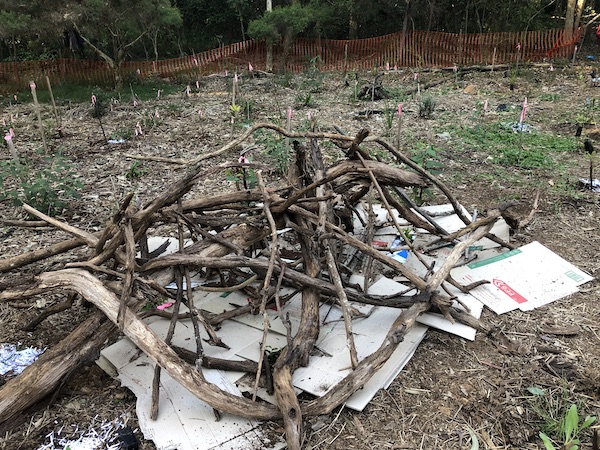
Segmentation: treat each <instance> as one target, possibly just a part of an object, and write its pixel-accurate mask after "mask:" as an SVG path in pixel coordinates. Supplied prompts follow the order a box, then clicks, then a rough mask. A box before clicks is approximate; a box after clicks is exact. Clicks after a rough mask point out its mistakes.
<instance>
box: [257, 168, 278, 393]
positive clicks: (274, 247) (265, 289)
mask: <svg viewBox="0 0 600 450" xmlns="http://www.w3.org/2000/svg"><path fill="white" fill-rule="evenodd" d="M256 177H257V180H258V187H259V189H260V191H261V192H262V194H263V198H264V202H263V211H264V213H265V216H266V217H267V221H268V223H269V228H270V230H271V254H270V256H269V267H268V268H267V274H266V275H265V279H264V282H263V286H262V295H261V300H260V314H262V316H263V335H262V339H261V342H260V354H259V357H258V369H257V370H256V378H255V379H254V387H253V389H252V400H253V401H256V393H257V391H258V384H259V382H260V375H261V371H262V367H263V359H264V356H265V352H266V348H267V335H268V333H269V315H268V314H267V299H268V298H269V283H270V281H271V277H272V276H273V267H274V264H275V259H276V257H277V254H278V252H279V245H278V237H277V225H276V224H275V219H273V214H271V208H270V203H271V197H270V196H269V194H268V192H267V188H266V187H265V182H264V180H263V177H262V171H260V170H259V171H257V172H256Z"/></svg>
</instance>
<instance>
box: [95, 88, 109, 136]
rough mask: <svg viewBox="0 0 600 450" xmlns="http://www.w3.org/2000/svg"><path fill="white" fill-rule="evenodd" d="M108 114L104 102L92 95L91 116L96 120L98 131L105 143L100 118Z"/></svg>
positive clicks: (104, 134)
mask: <svg viewBox="0 0 600 450" xmlns="http://www.w3.org/2000/svg"><path fill="white" fill-rule="evenodd" d="M107 112H108V106H107V104H106V101H105V100H104V99H102V98H98V97H97V96H96V95H94V94H92V111H91V115H92V117H93V118H94V119H98V124H100V129H101V130H102V136H103V137H104V141H105V142H106V132H105V131H104V126H103V125H102V117H104V116H105V115H106V113H107Z"/></svg>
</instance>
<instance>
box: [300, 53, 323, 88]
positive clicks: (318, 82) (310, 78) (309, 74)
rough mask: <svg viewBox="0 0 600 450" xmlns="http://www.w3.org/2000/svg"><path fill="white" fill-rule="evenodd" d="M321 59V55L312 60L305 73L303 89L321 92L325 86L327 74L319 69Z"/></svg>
mask: <svg viewBox="0 0 600 450" xmlns="http://www.w3.org/2000/svg"><path fill="white" fill-rule="evenodd" d="M320 62H321V57H320V56H319V55H317V56H315V57H313V58H310V60H309V62H308V65H307V67H306V70H305V71H304V79H303V81H302V87H303V88H304V89H308V90H309V91H310V92H313V93H314V92H319V91H320V90H321V87H322V86H323V80H324V79H325V74H324V73H323V72H321V70H320V69H319V63H320Z"/></svg>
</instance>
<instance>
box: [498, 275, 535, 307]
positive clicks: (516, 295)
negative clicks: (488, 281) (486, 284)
mask: <svg viewBox="0 0 600 450" xmlns="http://www.w3.org/2000/svg"><path fill="white" fill-rule="evenodd" d="M492 283H493V284H494V286H496V287H497V288H498V289H500V290H501V291H502V292H504V293H505V294H506V295H508V296H509V297H510V298H512V299H513V300H514V301H515V302H517V303H525V302H526V301H527V299H526V298H525V297H523V296H522V295H521V294H519V293H518V292H517V291H515V290H514V289H513V288H511V287H510V286H509V285H508V284H506V283H505V282H504V281H502V280H497V279H495V278H494V279H493V280H492Z"/></svg>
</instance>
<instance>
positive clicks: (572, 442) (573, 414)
mask: <svg viewBox="0 0 600 450" xmlns="http://www.w3.org/2000/svg"><path fill="white" fill-rule="evenodd" d="M595 421H596V417H595V416H587V417H586V418H585V419H584V420H583V422H581V423H579V413H578V412H577V405H575V404H572V405H571V407H570V408H569V410H568V411H567V414H566V416H565V417H564V418H563V420H562V422H561V427H560V442H562V445H561V446H560V447H555V442H554V441H553V440H552V439H550V437H549V436H548V435H547V434H546V433H544V432H542V431H540V439H541V440H542V442H543V443H544V446H545V447H546V450H559V449H564V450H577V449H579V444H580V440H579V435H580V433H581V432H582V431H583V430H585V429H586V428H588V427H589V426H591V425H592V424H593V423H594V422H595Z"/></svg>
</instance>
